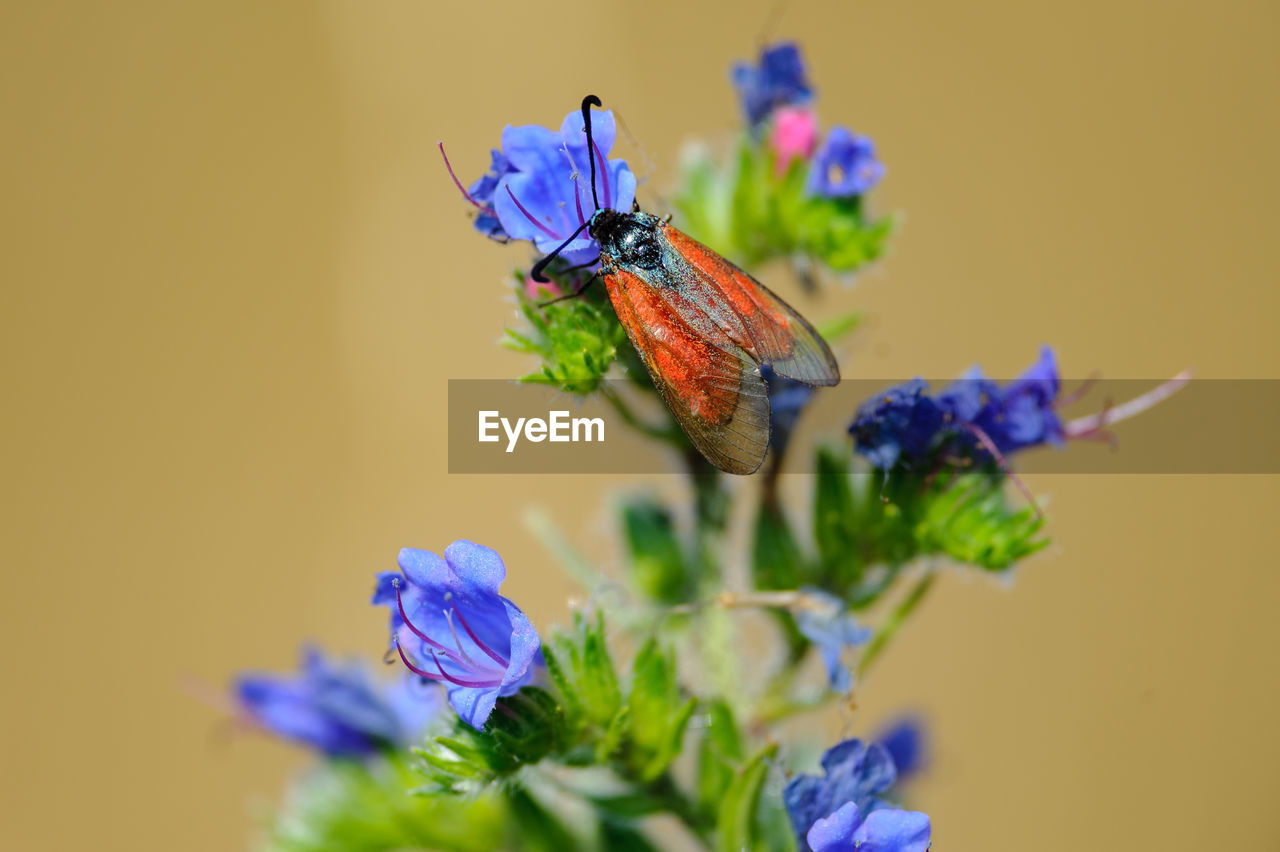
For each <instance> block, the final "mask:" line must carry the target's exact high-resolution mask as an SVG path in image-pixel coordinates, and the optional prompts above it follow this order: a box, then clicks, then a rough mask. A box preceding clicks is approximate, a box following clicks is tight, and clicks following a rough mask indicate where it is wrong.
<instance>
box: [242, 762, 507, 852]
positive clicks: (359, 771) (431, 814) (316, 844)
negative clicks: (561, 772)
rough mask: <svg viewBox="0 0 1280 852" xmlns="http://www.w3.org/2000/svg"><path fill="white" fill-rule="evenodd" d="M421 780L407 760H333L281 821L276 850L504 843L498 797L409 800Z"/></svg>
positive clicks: (272, 841)
mask: <svg viewBox="0 0 1280 852" xmlns="http://www.w3.org/2000/svg"><path fill="white" fill-rule="evenodd" d="M420 781H421V778H420V777H419V776H418V775H417V774H416V773H415V772H414V771H413V769H411V768H410V767H409V766H408V764H407V763H406V761H405V760H404V758H403V756H402V755H394V756H390V757H388V759H387V760H386V761H385V762H384V761H377V762H375V763H373V764H370V765H365V764H356V763H349V762H346V763H344V762H330V763H325V764H323V765H322V766H320V767H318V768H316V769H314V770H313V771H311V772H309V773H308V774H307V775H305V776H304V777H303V778H302V779H301V781H300V783H299V784H297V786H296V787H295V789H294V790H293V795H291V796H290V800H289V806H288V808H287V809H286V810H285V811H283V812H282V813H281V814H280V815H279V816H278V817H277V819H276V821H275V824H274V826H273V827H272V830H271V834H270V837H269V839H268V841H267V844H266V848H267V849H269V850H272V852H338V850H340V851H341V852H392V850H404V849H442V850H443V849H448V850H454V852H488V850H492V849H495V848H498V847H499V846H500V845H501V844H502V832H503V825H504V821H505V815H504V809H503V807H502V805H501V801H500V799H499V798H498V797H496V796H493V795H481V796H478V797H456V796H451V795H438V796H423V795H411V791H412V790H413V788H414V787H415V786H416V785H417V784H418V783H420Z"/></svg>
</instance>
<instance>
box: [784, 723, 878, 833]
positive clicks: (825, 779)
mask: <svg viewBox="0 0 1280 852" xmlns="http://www.w3.org/2000/svg"><path fill="white" fill-rule="evenodd" d="M822 768H823V770H824V773H823V776H822V777H818V776H814V775H797V776H795V777H794V778H792V779H791V781H790V782H789V783H788V784H787V786H786V787H785V788H784V789H783V791H782V801H783V804H785V805H786V808H787V813H788V814H789V815H790V816H791V824H792V826H793V828H794V829H795V832H796V837H797V839H798V840H799V842H800V844H801V852H804V850H805V849H806V848H807V847H806V846H805V835H806V834H807V833H808V831H809V828H810V827H811V826H812V825H813V824H814V823H815V822H817V821H818V820H819V819H822V818H823V817H825V816H827V815H829V814H833V813H835V811H836V810H837V809H838V808H840V807H841V806H843V805H844V804H845V803H847V802H853V803H854V804H856V805H857V806H858V808H859V809H860V810H861V811H862V812H864V813H867V812H870V811H872V810H875V809H876V808H879V807H883V806H884V803H883V802H882V801H880V799H879V798H878V796H879V794H880V793H883V792H884V791H885V790H887V789H888V788H889V787H890V786H892V784H893V782H894V779H895V778H896V777H897V776H896V773H895V771H894V768H893V759H892V758H891V757H890V756H889V753H888V752H887V751H885V750H884V748H883V747H881V746H879V745H867V744H866V743H863V742H862V741H861V740H857V739H851V740H845V741H844V742H842V743H839V744H838V745H835V746H832V747H831V748H830V749H828V750H827V752H826V753H825V754H823V756H822Z"/></svg>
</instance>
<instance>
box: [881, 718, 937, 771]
mask: <svg viewBox="0 0 1280 852" xmlns="http://www.w3.org/2000/svg"><path fill="white" fill-rule="evenodd" d="M875 741H876V742H877V743H879V744H880V745H882V746H884V748H885V750H886V751H888V752H889V756H890V757H892V758H893V767H894V769H896V770H898V780H899V781H902V780H904V779H906V778H907V777H908V776H910V775H914V774H915V773H917V772H919V771H920V770H921V768H923V767H924V765H925V763H926V762H927V761H928V758H927V755H926V753H927V750H928V749H927V747H926V746H925V725H924V722H923V721H921V720H920V719H919V718H917V717H915V716H903V717H901V718H899V719H897V720H896V721H894V722H893V723H892V724H891V725H889V726H888V727H887V728H885V729H884V730H882V731H881V732H880V734H879V736H877V737H876V739H875Z"/></svg>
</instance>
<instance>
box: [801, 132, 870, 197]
mask: <svg viewBox="0 0 1280 852" xmlns="http://www.w3.org/2000/svg"><path fill="white" fill-rule="evenodd" d="M883 177H884V164H883V163H881V162H880V161H879V160H878V159H876V148H875V143H873V142H872V141H871V138H870V137H868V136H862V135H859V134H856V133H854V132H853V131H852V130H849V129H848V128H847V127H840V126H836V127H833V128H831V129H830V130H829V131H827V137H826V139H824V140H823V141H822V144H821V145H819V146H818V150H817V151H815V152H814V155H813V161H812V162H811V164H810V166H809V177H808V183H807V184H806V188H807V189H808V191H809V194H810V195H821V196H827V197H828V198H849V197H853V196H856V195H863V194H865V193H866V192H868V191H869V190H870V189H871V188H872V187H874V186H875V185H876V184H877V183H879V182H880V179H881V178H883Z"/></svg>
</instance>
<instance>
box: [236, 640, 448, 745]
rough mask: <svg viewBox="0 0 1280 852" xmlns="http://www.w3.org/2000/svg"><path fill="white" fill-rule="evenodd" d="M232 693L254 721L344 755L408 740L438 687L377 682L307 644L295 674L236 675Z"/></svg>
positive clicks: (436, 704)
mask: <svg viewBox="0 0 1280 852" xmlns="http://www.w3.org/2000/svg"><path fill="white" fill-rule="evenodd" d="M235 694H236V698H237V699H238V702H239V704H240V706H241V708H243V710H244V712H245V713H246V714H247V715H248V716H249V718H250V719H252V720H253V722H254V723H255V724H257V725H259V726H261V727H262V728H265V729H266V730H269V731H272V732H273V733H275V734H278V735H279V736H281V737H284V738H285V739H288V740H293V741H295V742H299V743H303V744H305V745H309V746H311V747H312V748H315V749H317V750H319V751H321V752H323V753H324V754H326V755H328V756H330V757H348V758H362V757H368V756H370V755H372V754H375V753H376V752H378V751H381V750H382V749H385V748H391V747H396V746H406V745H408V744H410V743H411V742H412V741H413V740H414V738H416V737H417V735H418V734H420V733H421V732H422V729H423V727H424V726H425V725H426V723H427V721H429V720H430V719H431V718H432V717H433V716H434V715H435V714H436V712H437V711H438V710H439V708H440V705H441V704H442V703H443V701H442V699H443V695H441V694H440V690H439V689H424V688H423V687H422V686H421V685H420V684H415V683H408V682H406V681H404V680H402V681H400V682H399V683H398V684H396V685H395V686H393V687H390V688H382V687H380V686H378V685H377V684H375V682H374V681H373V680H372V679H371V678H370V677H369V675H368V672H366V671H365V669H363V668H362V667H361V666H359V665H356V664H348V665H343V666H339V665H335V664H333V663H332V662H330V661H328V660H326V659H325V658H324V656H323V655H322V654H321V653H320V651H318V650H316V649H314V648H307V649H305V651H304V653H303V657H302V665H301V670H300V672H299V673H298V674H297V675H294V676H293V677H280V676H277V675H268V674H248V675H242V676H241V677H239V678H237V680H236V683H235Z"/></svg>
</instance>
